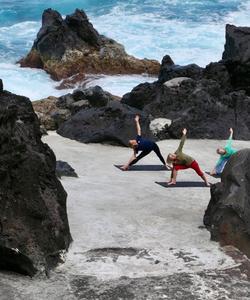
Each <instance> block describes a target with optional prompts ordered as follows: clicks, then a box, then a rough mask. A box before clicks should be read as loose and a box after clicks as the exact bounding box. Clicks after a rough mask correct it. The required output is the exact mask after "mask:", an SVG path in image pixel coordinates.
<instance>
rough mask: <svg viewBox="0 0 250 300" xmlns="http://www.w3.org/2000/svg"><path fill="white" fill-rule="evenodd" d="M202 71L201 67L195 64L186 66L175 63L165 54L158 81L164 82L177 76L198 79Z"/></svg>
mask: <svg viewBox="0 0 250 300" xmlns="http://www.w3.org/2000/svg"><path fill="white" fill-rule="evenodd" d="M202 72H203V68H201V67H199V66H198V65H196V64H190V65H186V66H179V65H175V64H174V62H173V60H172V59H171V57H170V56H169V55H166V56H164V57H163V59H162V62H161V68H160V74H159V79H158V82H159V83H164V82H166V81H168V80H171V79H173V78H177V77H188V78H192V79H196V80H198V79H201V78H202Z"/></svg>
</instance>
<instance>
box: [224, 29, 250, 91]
mask: <svg viewBox="0 0 250 300" xmlns="http://www.w3.org/2000/svg"><path fill="white" fill-rule="evenodd" d="M249 49H250V27H236V26H234V25H229V24H228V25H227V26H226V44H225V51H224V53H223V57H222V59H223V63H224V64H225V66H226V67H227V69H228V72H229V74H230V78H231V84H232V86H233V88H234V89H244V90H246V91H247V93H248V94H250V50H249Z"/></svg>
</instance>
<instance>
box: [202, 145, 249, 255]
mask: <svg viewBox="0 0 250 300" xmlns="http://www.w3.org/2000/svg"><path fill="white" fill-rule="evenodd" d="M204 224H205V226H206V227H207V228H208V230H209V231H210V232H211V239H212V240H214V241H219V242H220V244H221V245H222V246H224V245H233V246H235V247H237V248H238V249H240V250H241V251H242V252H244V253H245V254H246V255H247V256H248V257H250V149H245V150H241V151H239V152H238V153H236V154H235V155H233V156H232V157H231V158H230V160H229V162H228V163H227V165H226V167H225V169H224V171H223V173H222V178H221V182H220V183H217V184H215V185H213V186H212V188H211V200H210V202H209V205H208V208H207V210H206V212H205V216H204Z"/></svg>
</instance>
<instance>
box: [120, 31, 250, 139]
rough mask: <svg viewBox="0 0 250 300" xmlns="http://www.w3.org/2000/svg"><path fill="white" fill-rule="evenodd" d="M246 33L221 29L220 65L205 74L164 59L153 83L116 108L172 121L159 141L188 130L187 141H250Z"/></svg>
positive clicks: (249, 33) (249, 39)
mask: <svg viewBox="0 0 250 300" xmlns="http://www.w3.org/2000/svg"><path fill="white" fill-rule="evenodd" d="M249 45H250V28H246V27H244V28H242V27H239V28H238V27H235V26H232V25H227V27H226V45H225V51H224V53H223V60H221V61H220V62H217V63H211V64H209V65H208V66H207V67H206V68H204V69H203V68H200V67H198V66H197V65H188V66H184V67H183V66H176V65H175V64H174V62H173V61H172V59H171V57H170V56H168V55H166V56H165V57H164V58H163V60H162V64H161V68H160V74H159V78H158V81H156V82H154V83H145V84H140V85H138V86H137V87H135V88H134V89H133V90H132V91H131V92H130V93H127V94H126V95H124V96H123V98H122V100H121V102H122V103H124V104H127V105H130V106H133V107H135V108H138V109H142V110H143V111H144V112H145V113H146V114H148V115H150V117H151V119H152V118H153V119H154V118H166V119H171V120H172V123H171V124H170V125H168V126H165V128H163V129H162V131H161V132H159V133H158V138H161V139H164V138H177V137H178V135H179V132H181V128H183V127H188V128H189V134H190V137H192V138H225V136H226V134H227V130H228V128H229V127H233V128H234V129H235V138H237V139H245V140H247V139H249V138H250V123H249V121H248V119H249V114H250V97H248V93H249V90H250V89H249V87H250V80H249V78H250V76H249V75H250V72H249V71H250V67H249V66H250V51H249Z"/></svg>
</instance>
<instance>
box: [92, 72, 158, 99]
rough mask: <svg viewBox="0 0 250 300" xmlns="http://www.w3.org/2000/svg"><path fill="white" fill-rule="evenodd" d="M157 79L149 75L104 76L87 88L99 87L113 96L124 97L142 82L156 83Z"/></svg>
mask: <svg viewBox="0 0 250 300" xmlns="http://www.w3.org/2000/svg"><path fill="white" fill-rule="evenodd" d="M156 80H157V78H156V77H152V76H147V75H144V76H143V75H131V76H129V75H125V76H103V77H101V78H98V79H95V80H93V81H91V82H89V83H88V84H87V87H90V86H95V85H99V86H101V87H102V88H103V89H104V90H106V91H109V92H110V93H112V94H113V95H116V96H120V97H121V96H123V95H124V94H126V93H127V92H129V91H131V90H132V89H133V88H134V87H135V86H136V85H138V84H140V83H142V82H153V81H156Z"/></svg>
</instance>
